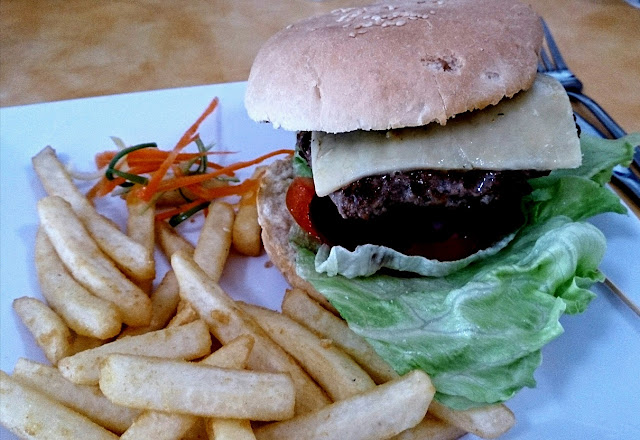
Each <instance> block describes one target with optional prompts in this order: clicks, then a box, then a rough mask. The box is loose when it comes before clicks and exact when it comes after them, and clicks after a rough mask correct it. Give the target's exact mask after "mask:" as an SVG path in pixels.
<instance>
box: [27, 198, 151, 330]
mask: <svg viewBox="0 0 640 440" xmlns="http://www.w3.org/2000/svg"><path fill="white" fill-rule="evenodd" d="M38 215H39V216H40V221H41V223H42V227H43V229H44V230H45V232H46V233H47V236H48V237H49V240H50V241H51V244H52V245H53V247H54V248H55V250H56V252H57V254H58V256H59V257H60V259H61V260H62V262H63V263H64V264H65V266H66V267H67V269H69V272H71V274H72V275H73V277H74V278H75V279H76V280H77V281H78V282H79V283H80V284H82V285H83V286H84V287H85V288H87V289H88V290H89V291H91V292H92V293H93V294H94V295H97V296H99V297H101V298H103V299H106V300H108V301H111V302H113V303H114V304H115V305H116V307H118V310H119V311H120V314H121V316H122V320H123V321H124V322H125V323H126V324H129V325H133V326H136V325H138V326H140V325H147V324H149V321H150V320H151V300H150V299H149V297H148V296H147V295H146V294H145V293H144V292H143V291H142V290H140V289H139V288H138V286H136V285H135V284H133V282H131V281H130V280H129V279H128V278H127V277H126V276H124V274H123V273H122V272H120V271H119V270H118V268H117V267H116V266H115V265H114V264H113V262H112V261H111V260H110V259H109V258H108V257H107V256H105V255H104V254H103V253H102V252H101V251H100V249H99V248H98V246H97V245H96V243H95V242H94V241H93V239H92V238H91V236H90V235H89V233H88V232H87V230H86V229H85V227H84V226H83V224H82V222H80V220H79V219H78V217H77V216H76V215H75V213H74V211H73V209H71V206H70V205H69V203H67V202H66V201H65V200H64V199H62V198H60V197H57V196H48V197H45V198H44V199H42V200H40V201H39V202H38Z"/></svg>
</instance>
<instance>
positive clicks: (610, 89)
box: [0, 0, 640, 131]
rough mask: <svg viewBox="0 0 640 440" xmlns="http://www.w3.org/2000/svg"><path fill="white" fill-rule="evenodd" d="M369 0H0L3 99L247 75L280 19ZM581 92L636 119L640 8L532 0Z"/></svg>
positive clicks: (618, 0)
mask: <svg viewBox="0 0 640 440" xmlns="http://www.w3.org/2000/svg"><path fill="white" fill-rule="evenodd" d="M369 3H372V0H325V1H312V0H271V1H264V0H236V1H234V0H207V1H205V0H189V1H186V0H178V1H172V2H168V1H161V0H132V1H126V2H125V1H117V0H105V1H100V2H96V1H88V0H66V1H50V0H30V1H21V0H2V1H1V2H0V107H10V106H18V105H25V104H33V103H44V102H52V101H60V100H68V99H75V98H85V97H92V96H103V95H113V94H120V93H128V92H136V91H148V90H158V89H168V88H177V87H186V86H195V85H204V84H214V83H227V82H236V81H244V80H246V79H247V78H248V75H249V71H250V68H251V64H252V62H253V59H254V57H255V55H256V53H257V52H258V50H259V48H260V46H261V45H262V44H263V43H264V42H265V41H266V40H267V39H268V38H269V37H270V36H271V35H273V34H274V33H276V32H277V31H278V30H280V29H282V28H284V27H286V26H287V25H288V24H290V23H292V22H295V21H297V20H300V19H302V18H304V17H307V16H311V15H314V14H320V13H324V12H328V11H331V10H333V9H337V8H342V7H348V6H363V5H366V4H369ZM528 3H529V4H530V5H531V6H532V8H533V9H534V10H535V11H536V12H537V13H538V14H539V15H541V16H542V17H543V18H544V19H545V20H546V21H547V23H548V25H549V27H550V29H551V31H552V33H553V35H554V37H555V38H556V41H557V43H558V45H559V47H560V49H561V50H562V54H563V56H564V58H565V61H566V62H567V64H568V65H569V66H570V68H571V69H572V70H573V71H574V72H575V74H576V75H577V76H578V77H579V78H580V79H581V80H582V82H583V83H584V92H585V93H586V94H587V95H589V96H591V97H592V98H593V99H595V100H596V101H597V102H599V103H600V104H601V105H602V107H603V108H604V109H605V110H606V111H607V112H608V113H609V114H610V115H611V116H613V118H614V119H616V120H617V121H618V123H619V124H620V125H621V126H622V127H623V128H624V129H625V130H627V131H640V9H637V8H634V7H633V6H631V5H629V4H628V3H627V2H625V1H623V0H562V1H557V0H529V1H528Z"/></svg>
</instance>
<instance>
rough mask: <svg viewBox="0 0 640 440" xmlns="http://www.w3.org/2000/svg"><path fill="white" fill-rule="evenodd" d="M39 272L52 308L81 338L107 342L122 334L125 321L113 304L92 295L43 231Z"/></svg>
mask: <svg viewBox="0 0 640 440" xmlns="http://www.w3.org/2000/svg"><path fill="white" fill-rule="evenodd" d="M35 254H36V255H35V260H36V270H37V272H38V280H39V282H40V290H41V291H42V295H43V296H44V297H45V299H46V300H47V303H48V304H49V306H50V307H51V308H52V309H53V311H55V312H56V313H57V314H58V315H60V317H61V318H62V319H63V320H64V321H65V322H66V324H67V325H68V326H69V328H70V329H72V330H73V331H74V332H76V333H77V334H79V335H83V336H89V337H92V338H98V339H108V338H111V337H113V336H115V335H117V334H118V333H119V332H120V328H121V327H122V318H121V317H120V312H119V311H118V308H117V307H116V306H115V305H114V304H113V303H112V302H110V301H107V300H105V299H102V298H99V297H97V296H95V295H92V294H91V293H90V292H89V291H87V289H85V288H84V287H83V286H81V285H80V284H79V283H78V282H77V281H76V280H75V279H74V278H73V277H72V276H71V274H70V273H69V272H68V271H67V269H66V268H65V266H64V264H63V263H62V261H60V258H58V254H56V250H55V249H54V247H53V245H52V244H51V242H50V241H49V238H48V237H47V235H46V233H45V232H44V231H43V230H42V228H40V229H38V233H37V235H36V251H35Z"/></svg>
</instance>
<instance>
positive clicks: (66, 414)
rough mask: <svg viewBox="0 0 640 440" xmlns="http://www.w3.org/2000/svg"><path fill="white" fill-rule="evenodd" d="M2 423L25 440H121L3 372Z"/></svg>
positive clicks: (0, 382)
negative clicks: (43, 439) (44, 439)
mask: <svg viewBox="0 0 640 440" xmlns="http://www.w3.org/2000/svg"><path fill="white" fill-rule="evenodd" d="M0 395H1V396H2V398H1V399H0V423H2V425H3V426H4V427H6V428H7V429H8V430H9V431H11V432H13V433H14V434H15V435H17V436H18V437H20V438H24V439H42V438H46V439H54V438H56V439H92V440H102V439H105V440H117V439H118V436H117V435H115V434H114V433H112V432H109V431H107V430H106V429H104V428H103V427H101V426H99V425H97V424H95V423H93V422H92V421H91V420H89V419H88V418H87V417H85V416H83V415H81V414H78V413H77V412H75V411H73V410H72V409H69V408H67V407H66V406H64V405H63V404H61V403H59V402H57V401H55V400H53V399H51V398H50V397H48V396H46V395H44V394H42V393H40V392H38V391H35V390H33V389H32V388H30V387H28V386H24V385H22V384H21V383H20V382H18V381H17V380H15V379H13V378H11V376H9V375H8V374H7V373H5V372H4V371H0Z"/></svg>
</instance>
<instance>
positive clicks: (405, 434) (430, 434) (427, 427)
mask: <svg viewBox="0 0 640 440" xmlns="http://www.w3.org/2000/svg"><path fill="white" fill-rule="evenodd" d="M466 433H467V432H466V431H465V430H463V429H460V428H458V427H457V426H454V425H451V424H449V423H447V422H444V421H442V420H440V419H438V418H436V417H434V416H433V415H431V414H430V413H427V415H426V417H425V418H424V419H422V421H421V422H420V423H418V424H417V425H416V426H414V427H413V428H409V429H407V430H405V431H402V432H401V433H400V434H398V435H396V436H394V437H391V439H389V440H424V439H429V440H455V439H458V438H460V437H462V436H463V435H465V434H466Z"/></svg>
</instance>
